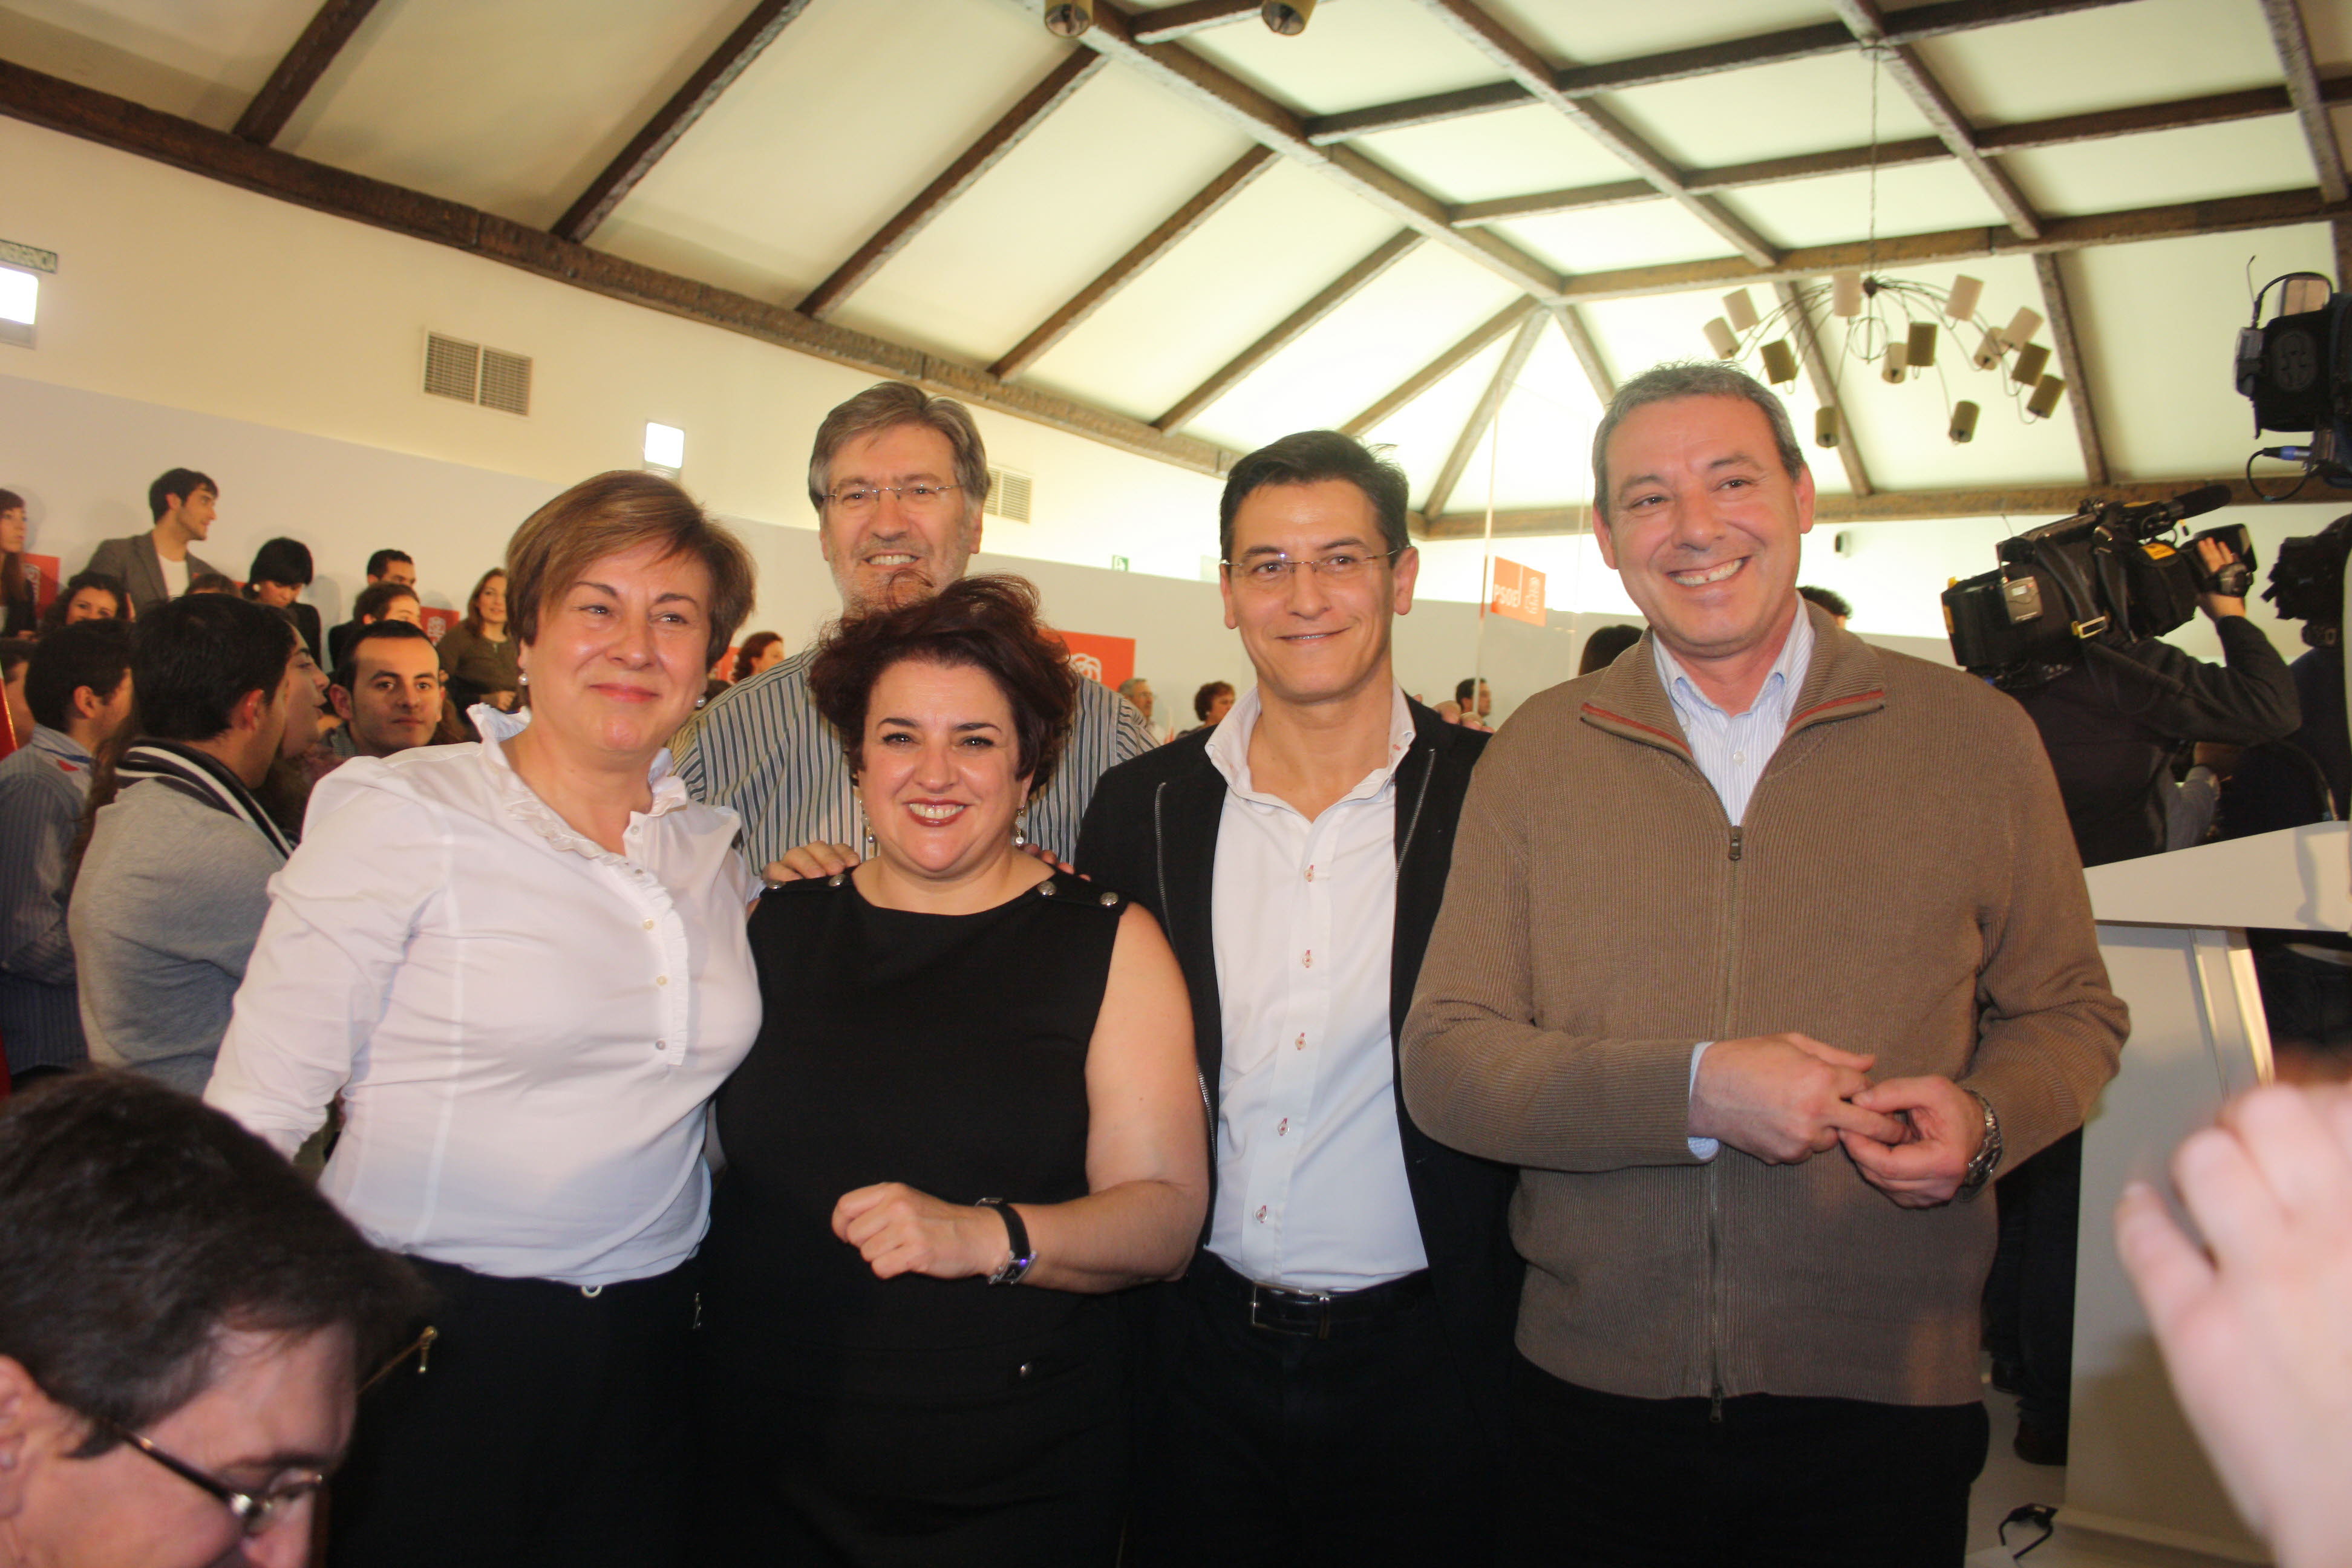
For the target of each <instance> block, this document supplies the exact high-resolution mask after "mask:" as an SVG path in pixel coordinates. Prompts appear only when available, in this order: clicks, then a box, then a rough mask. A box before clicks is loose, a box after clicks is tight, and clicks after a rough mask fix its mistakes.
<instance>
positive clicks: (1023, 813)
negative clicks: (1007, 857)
mask: <svg viewBox="0 0 2352 1568" xmlns="http://www.w3.org/2000/svg"><path fill="white" fill-rule="evenodd" d="M1028 846H1029V803H1028V802H1027V801H1023V802H1022V803H1021V809H1020V811H1019V812H1017V813H1016V814H1014V816H1013V847H1014V848H1015V849H1025V848H1027V847H1028Z"/></svg>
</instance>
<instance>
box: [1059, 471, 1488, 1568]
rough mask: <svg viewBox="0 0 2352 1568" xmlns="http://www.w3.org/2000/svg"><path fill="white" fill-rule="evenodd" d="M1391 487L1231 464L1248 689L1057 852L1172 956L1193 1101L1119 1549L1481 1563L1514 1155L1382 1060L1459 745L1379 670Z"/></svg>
mask: <svg viewBox="0 0 2352 1568" xmlns="http://www.w3.org/2000/svg"><path fill="white" fill-rule="evenodd" d="M1405 497H1406V480H1405V476H1404V474H1403V472H1402V470H1400V469H1399V468H1397V467H1396V466H1395V465H1394V464H1392V463H1390V462H1387V461H1385V460H1383V459H1381V458H1379V457H1377V456H1375V455H1374V454H1373V453H1371V452H1370V451H1367V450H1366V449H1365V448H1364V447H1361V446H1360V445H1359V444H1358V443H1356V442H1355V441H1353V440H1351V439H1349V437H1345V436H1341V435H1339V434H1337V433H1336V432H1333V431H1328V430H1310V431H1307V432H1304V433H1302V434H1299V435H1296V436H1288V437H1284V438H1283V439H1282V440H1279V441H1276V443H1274V444H1273V445H1272V446H1270V447H1264V448H1262V449H1260V450H1258V451H1256V452H1254V453H1252V454H1250V455H1249V456H1248V457H1246V458H1243V459H1242V460H1241V461H1240V462H1239V463H1237V464H1235V465H1234V469H1233V472H1232V475H1231V477H1230V478H1229V479H1227V480H1226V483H1225V490H1224V496H1223V501H1222V503H1221V506H1220V509H1219V510H1220V512H1221V523H1222V533H1223V537H1222V539H1221V541H1220V542H1221V543H1222V544H1223V557H1224V559H1223V595H1224V604H1225V625H1226V626H1230V627H1232V628H1234V629H1235V630H1237V631H1239V632H1240V633H1241V637H1242V647H1243V648H1244V650H1245V651H1246V652H1247V653H1248V655H1249V658H1250V663H1251V665H1252V667H1253V668H1255V670H1256V672H1257V685H1256V687H1255V689H1252V690H1251V691H1249V692H1247V693H1245V694H1244V696H1243V697H1242V698H1241V699H1240V700H1239V701H1237V702H1235V703H1234V707H1233V710H1232V711H1231V712H1230V713H1228V714H1227V715H1226V716H1225V719H1224V721H1223V722H1222V723H1220V724H1218V725H1216V726H1215V727H1214V728H1213V729H1209V730H1204V731H1194V732H1192V734H1190V735H1186V736H1184V737H1182V738H1181V739H1179V740H1178V741H1176V742H1173V743H1171V744H1170V745H1168V746H1166V747H1163V748H1161V749H1160V751H1157V752H1153V753H1152V754H1151V755H1150V756H1149V757H1146V758H1144V759H1143V760H1141V761H1139V762H1134V763H1127V764H1125V765H1124V766H1121V767H1118V768H1114V769H1112V770H1111V772H1110V773H1108V774H1107V775H1105V777H1104V779H1103V781H1102V784H1101V785H1100V787H1099V788H1098V789H1097V791H1096V794H1095V803H1094V805H1093V806H1092V807H1091V808H1090V809H1089V810H1088V811H1087V822H1086V831H1085V834H1084V835H1083V836H1082V837H1081V839H1080V841H1079V846H1078V860H1077V864H1078V867H1079V868H1080V869H1081V870H1083V871H1084V872H1085V873H1086V874H1087V875H1088V876H1090V877H1092V878H1094V879H1096V880H1097V881H1099V882H1102V883H1105V884H1107V885H1108V886H1110V887H1113V888H1118V889H1122V890H1123V891H1125V892H1127V893H1129V895H1131V896H1132V897H1134V898H1135V899H1136V900H1139V902H1141V903H1143V904H1145V905H1146V906H1147V907H1149V908H1150V910H1151V911H1152V913H1153V914H1155V915H1157V916H1158V917H1159V918H1160V924H1161V926H1162V927H1164V928H1165V929H1166V931H1167V932H1168V935H1169V940H1170V941H1171V942H1172V943H1173V944H1174V945H1175V948H1176V955H1177V958H1178V960H1179V962H1180V963H1181V965H1182V967H1183V970H1184V977H1185V981H1186V984H1187V985H1188V987H1189V989H1190V990H1191V993H1192V1019H1193V1031H1194V1043H1195V1046H1196V1048H1197V1050H1198V1054H1199V1058H1200V1066H1201V1075H1202V1093H1203V1094H1204V1095H1206V1096H1209V1097H1211V1099H1212V1102H1213V1108H1214V1110H1215V1113H1216V1115H1215V1123H1216V1125H1215V1150H1214V1152H1215V1156H1216V1167H1215V1173H1214V1177H1215V1188H1214V1195H1213V1198H1212V1200H1211V1203H1210V1209H1209V1215H1208V1224H1207V1226H1206V1227H1205V1230H1204V1233H1203V1235H1202V1247H1201V1250H1200V1251H1199V1252H1198V1253H1197V1254H1196V1255H1195V1256H1194V1258H1193V1259H1192V1267H1191V1268H1190V1270H1189V1271H1188V1272H1187V1274H1186V1276H1185V1278H1184V1279H1181V1280H1180V1281H1178V1282H1177V1283H1175V1284H1172V1285H1167V1286H1154V1287H1150V1288H1148V1293H1147V1294H1146V1295H1145V1296H1143V1297H1142V1298H1139V1300H1138V1302H1137V1307H1138V1316H1139V1319H1140V1320H1142V1321H1145V1322H1146V1323H1147V1324H1148V1325H1149V1328H1148V1333H1147V1336H1146V1345H1145V1349H1144V1352H1143V1356H1142V1360H1143V1365H1142V1367H1141V1369H1140V1370H1141V1373H1142V1376H1141V1378H1140V1380H1139V1381H1140V1384H1141V1388H1140V1396H1139V1408H1138V1410H1137V1412H1136V1429H1137V1430H1138V1432H1139V1434H1141V1438H1140V1446H1139V1455H1138V1458H1139V1465H1138V1476H1137V1480H1138V1490H1139V1495H1138V1500H1137V1507H1136V1515H1135V1519H1134V1522H1133V1525H1132V1526H1131V1528H1130V1531H1129V1539H1130V1542H1131V1543H1132V1545H1133V1547H1134V1548H1135V1550H1136V1552H1137V1553H1138V1560H1139V1562H1140V1563H1143V1564H1145V1565H1146V1568H1159V1565H1160V1564H1168V1565H1171V1568H1176V1565H1182V1568H1190V1565H1192V1564H1195V1563H1223V1562H1238V1561H1248V1562H1270V1561H1277V1560H1278V1561H1281V1562H1284V1563H1291V1564H1297V1565H1301V1568H1304V1565H1307V1564H1312V1563H1330V1564H1335V1565H1338V1564H1356V1563H1392V1562H1396V1563H1402V1562H1450V1563H1484V1562H1486V1561H1488V1560H1489V1557H1490V1543H1489V1542H1486V1541H1485V1540H1484V1539H1483V1536H1484V1532H1485V1531H1486V1528H1487V1521H1488V1520H1490V1519H1491V1517H1492V1514H1493V1509H1492V1506H1491V1501H1492V1497H1493V1492H1494V1488H1495V1486H1496V1481H1497V1479H1498V1477H1499V1473H1500V1468H1501V1463H1502V1447H1501V1443H1500V1440H1499V1435H1500V1428H1501V1426H1502V1418H1503V1411H1502V1394H1503V1374H1504V1373H1505V1372H1506V1371H1507V1368H1508V1364H1509V1358H1510V1329H1511V1321H1512V1315H1513V1311H1514V1309H1515V1307H1516V1304H1517V1283H1516V1282H1517V1260H1516V1259H1515V1258H1512V1256H1511V1252H1510V1247H1509V1243H1508V1241H1507V1238H1506V1237H1505V1234H1504V1205H1505V1203H1506V1201H1507V1198H1508V1195H1509V1192H1510V1187H1511V1181H1512V1173H1511V1172H1510V1171H1509V1170H1508V1169H1507V1168H1505V1167H1502V1166H1498V1165H1495V1164H1490V1163H1487V1162H1486V1161H1484V1160H1478V1159H1474V1158H1472V1157H1470V1156H1468V1155H1464V1154H1459V1153H1456V1152H1454V1151H1452V1150H1450V1149H1446V1148H1443V1147H1441V1146H1439V1145H1438V1144H1436V1143H1434V1142H1431V1141H1430V1140H1429V1139H1428V1138H1426V1137H1424V1136H1423V1134H1422V1132H1421V1131H1420V1130H1419V1129H1417V1128H1415V1127H1414V1126H1412V1124H1411V1122H1409V1121H1407V1120H1406V1119H1405V1115H1404V1111H1403V1108H1402V1102H1401V1101H1400V1100H1399V1099H1398V1096H1397V1089H1396V1062H1395V1048H1396V1047H1395V1041H1396V1034H1397V1030H1398V1028H1399V1026H1401V1025H1402V1021H1403V1018H1404V1014H1405V1008H1406V1006H1407V1005H1408V1004H1409V1003H1410V1001H1411V1000H1412V989H1413V980H1414V977H1415V975H1416V973H1418V971H1419V969H1420V964H1421V954H1422V949H1423V945H1424V944H1425V943H1426V942H1427V941H1428V937H1429V931H1430V928H1431V926H1432V925H1433V923H1434V922H1435V921H1436V919H1437V906H1438V900H1439V896H1440V894H1441V893H1442V892H1443V890H1444V884H1445V874H1446V868H1447V865H1448V862H1449V860H1450V858H1451V856H1452V852H1453V844H1454V815H1455V813H1456V812H1457V811H1458V810H1459V808H1460V806H1461V804H1462V798H1463V794H1464V791H1465V789H1466V788H1467V787H1468V784H1469V780H1470V770H1471V765H1472V764H1473V763H1475V762H1476V760H1477V758H1478V754H1479V752H1480V750H1481V748H1483V747H1484V746H1485V745H1486V737H1485V736H1484V735H1480V734H1477V733H1475V732H1473V731H1465V730H1463V729H1460V728H1457V727H1455V726H1454V725H1451V724H1448V723H1446V722H1444V721H1443V720H1441V719H1439V718H1438V717H1437V715H1436V714H1434V713H1433V712H1431V711H1430V710H1427V709H1425V708H1423V707H1421V706H1419V705H1418V704H1416V703H1412V702H1410V701H1408V700H1406V698H1405V695H1404V693H1403V691H1402V690H1401V689H1399V688H1398V686H1397V682H1396V676H1395V674H1394V672H1393V670H1392V668H1391V653H1390V628H1391V620H1392V618H1393V617H1394V616H1400V615H1403V614H1405V613H1406V612H1408V611H1409V610H1411V609H1412V589H1413V580H1414V576H1415V574H1416V573H1417V572H1418V571H1419V568H1420V557H1419V555H1418V553H1417V552H1415V551H1414V550H1413V549H1412V541H1411V539H1410V537H1409V536H1408V535H1407V534H1406V532H1405Z"/></svg>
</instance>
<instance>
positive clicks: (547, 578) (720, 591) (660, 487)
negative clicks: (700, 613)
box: [506, 468, 758, 664]
mask: <svg viewBox="0 0 2352 1568" xmlns="http://www.w3.org/2000/svg"><path fill="white" fill-rule="evenodd" d="M648 544H652V545H657V546H659V547H660V549H661V558H662V559H664V560H668V559H671V558H673V557H677V556H684V557H686V558H687V559H688V560H690V561H699V562H700V563H702V564H703V565H704V567H705V568H707V569H708V570H709V573H710V604H709V614H710V647H709V651H708V652H707V653H705V654H704V655H703V662H704V663H705V664H709V663H710V662H712V661H713V660H715V659H717V658H718V657H719V655H720V654H722V653H724V652H726V651H727V645H728V644H729V643H730V642H732V641H733V640H734V637H735V628H736V627H738V626H741V625H742V624H743V622H744V619H745V617H747V616H750V615H751V597H752V594H753V592H754V590H755V588H756V586H757V580H758V570H757V568H755V567H754V566H753V565H752V564H751V552H750V551H748V550H746V549H744V548H743V542H742V541H741V540H740V539H738V538H736V537H735V535H734V534H733V533H731V532H730V531H728V530H727V529H724V528H722V527H720V526H719V524H718V523H716V522H713V521H711V520H710V517H709V513H707V512H705V511H704V510H702V508H701V507H700V506H698V505H697V504H696V502H695V500H694V498H693V497H691V496H689V495H688V494H687V493H686V492H685V491H684V490H682V489H678V488H677V486H676V485H674V484H672V483H670V481H669V480H667V479H663V478H661V477H660V476H659V475H657V474H648V473H642V472H639V471H638V470H636V469H634V468H615V469H614V470H613V471H612V472H611V473H608V474H598V475H597V476H596V477H595V478H594V479H583V480H581V481H580V482H579V483H578V484H576V485H574V486H572V488H571V489H568V490H565V491H564V492H563V493H562V495H560V496H557V497H556V498H555V499H554V500H551V501H549V502H548V503H547V504H546V505H545V506H543V507H541V508H540V509H539V510H537V511H535V512H532V513H531V514H530V516H529V517H528V518H525V519H524V520H523V524H522V526H521V527H520V528H518V529H516V530H515V533H514V537H513V538H512V539H510V540H509V541H507V566H506V573H507V626H508V628H509V634H510V635H511V636H513V637H515V639H516V640H517V641H519V642H520V643H522V644H524V645H525V646H529V645H530V643H531V642H532V641H534V640H535V639H536V638H537V637H538V636H539V612H540V608H541V605H545V604H547V603H548V602H549V601H551V600H552V599H554V598H555V597H557V596H558V595H562V594H563V593H564V592H566V591H567V590H569V589H570V588H571V586H572V584H575V583H577V582H579V581H580V579H581V577H582V575H583V574H585V573H586V572H587V570H588V568H589V567H590V566H591V565H593V563H596V562H599V561H602V560H604V558H605V557H606V556H608V555H620V554H625V553H626V552H629V551H632V550H636V549H640V548H642V547H644V546H646V545H648Z"/></svg>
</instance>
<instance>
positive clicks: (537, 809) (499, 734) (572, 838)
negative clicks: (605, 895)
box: [467, 702, 693, 858]
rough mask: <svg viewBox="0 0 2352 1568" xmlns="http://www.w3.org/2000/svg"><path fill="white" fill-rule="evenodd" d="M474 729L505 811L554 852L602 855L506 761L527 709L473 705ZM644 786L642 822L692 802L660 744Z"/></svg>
mask: <svg viewBox="0 0 2352 1568" xmlns="http://www.w3.org/2000/svg"><path fill="white" fill-rule="evenodd" d="M467 718H469V719H471V720H473V721H474V728H475V729H476V730H477V731H479V732H480V733H481V737H482V764H483V766H485V767H486V768H488V770H489V773H490V777H491V778H492V780H494V781H495V782H496V784H497V785H498V790H499V799H500V801H501V802H502V803H503V804H504V805H505V806H506V808H507V811H508V812H509V814H510V815H512V816H515V817H517V818H518V819H520V820H521V821H523V822H527V823H529V824H530V826H532V827H534V828H536V829H537V830H538V831H539V833H540V834H541V837H545V838H546V840H547V841H548V842H549V843H550V844H552V845H554V846H555V847H557V848H559V849H569V850H572V851H575V852H577V853H579V854H583V855H586V856H589V857H590V858H595V857H598V856H602V855H604V853H605V851H604V849H603V848H602V847H599V846H598V845H596V844H594V843H592V842H591V841H589V840H587V839H585V838H583V837H580V835H579V833H578V832H577V831H575V830H574V829H573V827H572V825H571V824H570V823H568V822H566V821H564V820H563V818H562V817H561V816H558V815H556V812H555V809H554V808H553V807H552V806H551V805H548V804H547V803H546V802H545V801H543V800H541V799H540V798H539V794H538V792H537V791H535V790H533V789H532V788H531V787H530V785H529V784H525V783H524V782H523V779H522V775H521V774H520V773H516V772H515V770H514V763H510V762H509V761H508V760H507V753H506V743H507V742H509V741H511V740H513V739H514V738H515V737H516V736H517V735H520V734H521V733H522V732H523V731H525V730H528V729H530V710H529V709H525V710H523V711H521V712H520V713H504V712H500V711H499V710H498V709H496V708H493V707H491V706H490V705H489V704H488V703H487V702H478V703H476V704H475V705H474V706H473V707H472V708H470V709H468V710H467ZM646 783H647V784H650V785H652V786H653V792H654V799H653V807H652V809H651V810H648V811H646V812H642V813H639V814H638V815H639V816H642V817H644V818H646V819H651V818H653V817H656V816H667V815H669V814H670V813H671V812H673V811H679V810H683V809H684V808H685V807H687V806H688V805H691V804H693V797H692V796H691V795H688V793H687V789H686V782H685V781H684V780H683V779H680V778H679V777H678V776H677V774H675V773H671V772H670V768H669V748H668V747H667V746H664V747H663V748H662V749H661V750H660V751H658V752H655V753H654V760H653V764H652V765H651V766H650V767H648V768H646Z"/></svg>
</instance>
